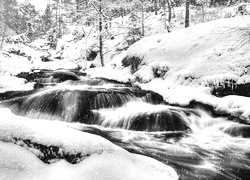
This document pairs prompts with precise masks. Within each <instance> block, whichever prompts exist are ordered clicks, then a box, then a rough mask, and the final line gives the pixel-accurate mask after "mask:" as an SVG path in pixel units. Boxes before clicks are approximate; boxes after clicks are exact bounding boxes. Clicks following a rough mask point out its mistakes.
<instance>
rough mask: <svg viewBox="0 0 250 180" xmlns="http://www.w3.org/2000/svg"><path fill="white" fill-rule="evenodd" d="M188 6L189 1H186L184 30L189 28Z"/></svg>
mask: <svg viewBox="0 0 250 180" xmlns="http://www.w3.org/2000/svg"><path fill="white" fill-rule="evenodd" d="M189 4H190V0H186V14H185V28H187V27H189Z"/></svg>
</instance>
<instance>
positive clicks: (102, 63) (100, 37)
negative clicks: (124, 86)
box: [99, 0, 104, 66]
mask: <svg viewBox="0 0 250 180" xmlns="http://www.w3.org/2000/svg"><path fill="white" fill-rule="evenodd" d="M102 19H103V18H102V0H99V33H100V35H99V46H100V59H101V65H102V66H104V59H103V39H102Z"/></svg>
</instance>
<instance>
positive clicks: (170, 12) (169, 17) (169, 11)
mask: <svg viewBox="0 0 250 180" xmlns="http://www.w3.org/2000/svg"><path fill="white" fill-rule="evenodd" d="M164 1H165V0H164ZM167 2H168V23H169V24H170V22H171V17H172V11H171V3H170V0H167Z"/></svg>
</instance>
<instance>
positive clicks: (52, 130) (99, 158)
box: [0, 109, 178, 180]
mask: <svg viewBox="0 0 250 180" xmlns="http://www.w3.org/2000/svg"><path fill="white" fill-rule="evenodd" d="M0 112H1V116H2V117H4V118H1V119H0V131H1V134H0V156H1V159H0V179H5V180H7V179H25V180H27V179H67V180H69V179H74V180H76V179H86V180H94V179H110V180H112V179H115V180H117V179H123V180H124V179H127V180H133V179H134V180H135V179H144V180H145V179H148V180H153V179H155V180H160V179H162V180H163V179H166V178H167V179H173V180H174V179H178V175H177V174H176V172H175V171H174V170H173V169H172V168H171V167H169V166H167V165H164V164H162V163H160V162H158V161H156V160H154V159H151V158H148V157H144V156H141V155H135V154H131V153H128V152H127V151H125V150H123V149H122V148H120V147H118V146H116V145H114V144H112V143H111V142H109V141H108V140H106V139H104V138H102V137H100V136H96V135H92V134H88V133H84V132H80V131H77V130H74V129H71V128H69V127H67V126H66V124H64V123H61V122H55V121H54V122H53V121H45V120H34V119H28V118H24V117H18V116H15V115H13V114H11V112H10V111H9V110H7V109H0ZM27 142H29V143H28V144H27ZM32 143H36V145H34V146H33V147H32V146H31V144H32ZM37 144H38V145H39V144H40V145H43V146H45V147H55V146H56V147H58V148H59V150H58V152H59V153H61V154H64V155H71V154H80V155H81V157H82V159H80V160H81V161H80V162H78V163H77V164H74V165H73V164H70V163H68V162H66V161H65V160H55V161H54V163H53V161H52V164H44V163H43V162H42V161H40V160H39V159H38V158H37V157H39V156H41V154H42V151H39V149H37V148H36V147H38V145H37Z"/></svg>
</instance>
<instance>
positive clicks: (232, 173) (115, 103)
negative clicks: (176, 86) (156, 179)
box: [0, 72, 250, 180]
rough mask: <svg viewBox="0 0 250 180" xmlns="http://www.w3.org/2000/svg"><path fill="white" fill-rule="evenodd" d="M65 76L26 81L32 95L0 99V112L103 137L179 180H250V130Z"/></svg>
mask: <svg viewBox="0 0 250 180" xmlns="http://www.w3.org/2000/svg"><path fill="white" fill-rule="evenodd" d="M61 73H62V72H56V73H51V72H50V73H48V72H46V73H37V74H35V75H34V76H33V77H32V78H31V79H29V80H28V81H33V82H35V83H36V84H35V87H36V88H35V89H34V90H32V91H19V92H17V91H15V92H5V93H1V94H0V107H4V108H9V109H11V111H12V112H13V113H14V114H17V115H20V116H26V117H29V118H33V119H48V120H58V121H63V122H67V125H68V126H69V127H72V128H74V129H77V130H80V131H84V132H88V133H92V134H97V135H100V136H102V137H104V138H106V139H108V140H110V141H111V142H113V143H114V144H116V145H118V146H120V147H122V148H124V149H126V150H128V151H129V152H132V153H137V154H142V155H146V156H149V157H152V158H154V159H156V160H159V161H161V162H163V163H165V164H167V165H170V166H171V167H173V168H174V169H175V170H176V172H177V173H178V175H179V176H180V179H189V180H195V179H204V180H208V179H209V180H215V179H218V180H223V179H225V180H226V179H232V180H233V179H246V180H247V179H250V159H249V158H250V139H249V137H250V125H248V124H243V123H241V122H240V121H237V119H234V120H230V118H228V117H226V116H223V117H220V116H218V115H217V116H215V115H214V114H213V113H211V112H210V111H209V110H208V109H206V108H203V107H200V106H196V107H194V108H191V107H190V108H188V107H177V106H170V105H168V104H166V103H165V102H164V100H163V98H162V97H161V96H160V95H158V94H156V93H154V92H151V91H144V90H141V89H140V88H139V87H134V86H132V85H130V84H122V83H118V82H114V81H109V80H106V79H100V78H97V79H90V78H87V77H83V76H81V75H79V74H74V72H70V73H65V74H63V78H60V77H61V75H62V74H61ZM44 74H45V75H46V76H45V77H44ZM38 75H39V76H38ZM23 76H24V75H23ZM55 79H57V80H55ZM29 143H30V142H29ZM36 147H39V148H42V149H46V147H40V146H38V145H36ZM54 148H55V149H56V147H54ZM51 151H53V149H51ZM47 154H48V156H47V157H46V160H45V159H42V160H43V161H44V162H45V163H49V162H53V158H55V157H53V156H50V154H53V153H47ZM56 158H58V157H56ZM61 158H64V157H61ZM74 158H75V157H74ZM73 162H77V160H74V161H72V162H71V163H73Z"/></svg>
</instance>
